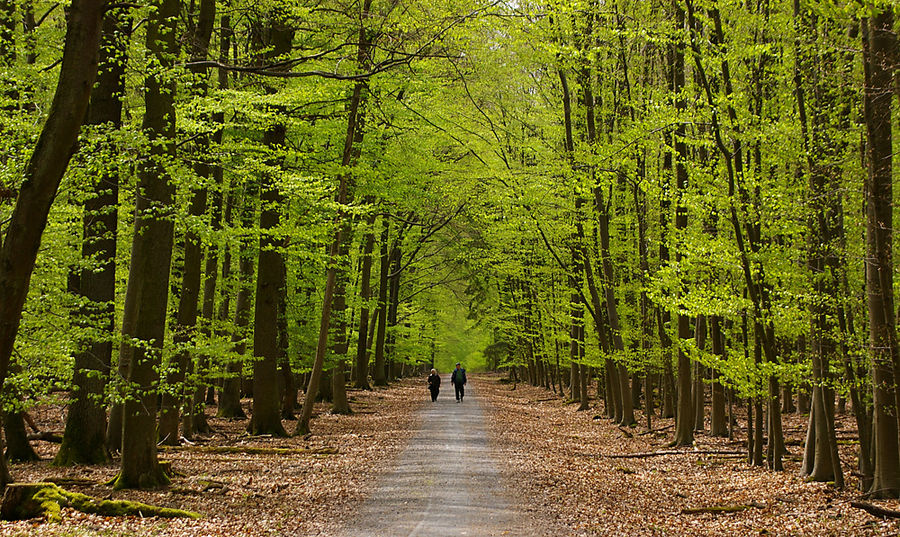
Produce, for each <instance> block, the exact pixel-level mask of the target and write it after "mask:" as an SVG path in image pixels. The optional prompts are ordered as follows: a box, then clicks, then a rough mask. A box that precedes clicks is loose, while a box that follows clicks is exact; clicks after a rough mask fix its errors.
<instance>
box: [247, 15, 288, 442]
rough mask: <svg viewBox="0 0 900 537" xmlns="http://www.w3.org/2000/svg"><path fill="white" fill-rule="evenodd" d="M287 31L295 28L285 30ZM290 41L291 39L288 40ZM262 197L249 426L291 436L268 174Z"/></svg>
mask: <svg viewBox="0 0 900 537" xmlns="http://www.w3.org/2000/svg"><path fill="white" fill-rule="evenodd" d="M284 33H285V34H287V33H291V35H292V32H284ZM288 45H289V43H288ZM285 132H286V130H285V126H284V125H280V124H279V125H274V126H272V127H270V128H269V129H268V130H267V131H266V134H265V138H266V145H267V146H268V147H271V148H276V147H280V146H282V145H283V144H284V140H285ZM262 179H263V185H262V190H261V192H260V200H261V203H262V207H263V209H262V213H261V215H260V219H259V226H260V229H261V230H262V232H263V233H264V234H263V235H261V236H260V239H259V257H258V259H259V262H258V265H257V276H256V302H255V309H254V316H253V317H254V323H253V353H254V355H255V356H256V359H255V360H254V362H253V410H252V412H251V417H250V423H249V424H248V426H247V430H248V431H249V432H250V433H251V434H256V435H259V434H271V435H275V436H287V432H286V431H285V430H284V426H283V425H282V424H281V394H280V390H279V389H278V359H279V354H280V352H279V348H278V317H279V315H278V313H279V307H278V302H279V297H280V296H281V285H282V282H283V278H282V267H283V266H284V259H283V258H282V254H281V252H280V250H279V249H278V248H279V247H280V246H281V244H280V241H278V240H277V239H276V237H274V236H273V235H271V234H268V233H271V232H270V231H269V230H274V229H276V228H277V227H278V222H279V220H280V218H281V216H280V212H281V205H282V204H283V203H284V197H283V196H282V195H281V193H280V192H279V190H278V186H277V185H275V184H274V181H273V178H272V177H271V176H270V175H268V174H264V175H263V177H262Z"/></svg>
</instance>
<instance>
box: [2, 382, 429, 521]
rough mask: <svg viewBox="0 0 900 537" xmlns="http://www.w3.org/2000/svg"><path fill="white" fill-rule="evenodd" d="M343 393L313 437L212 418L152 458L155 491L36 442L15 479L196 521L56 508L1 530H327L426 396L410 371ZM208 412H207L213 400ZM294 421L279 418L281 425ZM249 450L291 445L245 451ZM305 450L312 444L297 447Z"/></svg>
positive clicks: (396, 448) (43, 417) (51, 417)
mask: <svg viewBox="0 0 900 537" xmlns="http://www.w3.org/2000/svg"><path fill="white" fill-rule="evenodd" d="M348 395H349V397H350V403H351V407H352V408H353V410H354V413H353V414H352V415H348V416H339V415H332V414H330V413H329V412H328V406H327V405H326V404H324V403H323V404H321V405H318V406H317V407H316V412H317V415H316V416H314V419H313V421H312V423H311V427H312V430H313V434H312V435H310V436H308V437H304V438H300V437H294V438H262V437H248V436H247V435H246V434H245V432H244V429H245V427H246V425H247V421H246V420H236V421H228V420H221V419H217V418H213V417H210V419H209V421H210V425H211V426H212V427H213V428H214V429H215V431H216V434H214V435H213V436H211V437H209V438H206V439H202V440H200V439H198V441H197V442H196V443H195V444H194V446H195V447H188V448H186V449H179V450H174V451H161V452H160V459H164V460H170V461H172V466H173V469H174V470H175V471H176V472H177V475H176V476H175V479H174V480H173V482H172V484H171V486H170V487H169V488H168V489H164V490H159V491H131V490H128V491H113V490H112V489H111V488H110V487H109V486H107V485H104V483H105V482H106V481H109V480H110V479H112V478H113V476H115V474H116V472H117V470H118V466H117V464H116V463H115V462H114V463H112V464H109V465H105V466H78V467H73V468H55V467H53V466H51V465H50V461H51V460H52V458H53V456H54V455H55V454H56V451H57V449H58V447H59V446H58V444H52V443H48V442H34V443H33V445H34V446H35V448H36V450H37V451H38V454H39V455H40V456H41V458H42V460H41V461H38V462H34V463H17V464H13V465H12V466H11V472H12V473H13V479H14V480H15V481H47V480H57V481H58V482H60V483H61V486H62V487H63V488H65V489H68V490H72V491H75V492H81V493H84V494H89V495H92V496H97V497H101V498H106V499H117V500H119V499H121V500H133V501H140V502H144V503H149V504H153V505H161V506H166V507H175V508H180V509H187V510H192V511H196V512H199V513H201V514H202V515H203V518H201V519H199V520H188V519H158V518H138V517H102V516H95V515H87V514H83V513H79V512H76V511H73V510H70V509H63V513H62V520H61V522H60V523H59V524H47V523H44V522H43V521H40V520H28V521H18V522H0V536H20V535H21V536H25V535H40V536H59V537H62V536H65V537H82V536H85V537H86V536H110V537H113V536H116V537H117V536H137V535H141V536H143V535H153V536H180V535H190V536H192V537H206V536H220V535H234V536H264V535H297V536H301V535H334V534H335V533H336V531H337V530H336V528H338V527H339V526H340V525H341V521H343V520H346V519H348V518H350V517H351V510H352V509H354V508H355V507H358V505H359V504H360V502H361V501H362V499H363V498H365V496H366V495H367V494H368V493H370V492H371V490H372V487H373V486H374V482H375V476H376V475H378V474H379V473H383V472H382V470H383V468H385V467H389V465H390V462H391V461H392V460H393V459H395V458H396V457H397V456H398V455H399V454H400V452H401V451H402V450H403V448H404V447H405V446H406V445H407V443H408V440H409V438H410V437H411V436H412V435H413V434H414V432H415V431H416V430H418V429H419V427H420V423H419V421H418V420H419V419H420V414H419V413H418V412H417V410H418V409H419V408H421V407H422V405H424V403H425V400H426V399H427V392H426V390H425V388H424V380H423V379H418V378H415V379H404V380H402V381H400V382H397V383H395V384H393V385H392V386H391V387H390V388H387V389H377V390H375V391H356V390H351V391H349V393H348ZM247 404H248V402H246V401H245V409H246V410H249V409H248V408H247ZM207 412H208V413H209V414H210V416H212V415H214V414H215V407H211V408H209V409H207ZM32 415H33V416H34V417H35V420H36V421H37V424H38V426H39V427H40V428H41V429H42V430H45V431H62V429H63V425H64V421H63V420H64V418H65V407H64V406H63V405H51V406H43V407H39V408H37V409H34V410H33V411H32ZM293 426H294V422H285V427H286V428H288V432H291V430H292V429H293ZM205 446H222V447H225V446H231V448H229V449H234V450H235V452H233V453H210V452H205V451H202V449H204V447H205ZM254 448H262V449H269V448H283V449H285V450H294V452H293V453H291V452H281V453H268V454H267V453H253V452H252V451H253V450H254ZM306 449H308V450H311V451H310V452H309V453H299V452H298V451H299V450H306ZM241 450H244V451H243V452H242V451H241ZM316 452H318V453H316ZM60 480H61V481H60Z"/></svg>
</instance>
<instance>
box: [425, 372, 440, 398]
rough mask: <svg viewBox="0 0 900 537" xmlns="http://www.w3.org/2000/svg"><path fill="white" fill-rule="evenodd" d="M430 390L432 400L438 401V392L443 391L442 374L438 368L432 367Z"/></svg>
mask: <svg viewBox="0 0 900 537" xmlns="http://www.w3.org/2000/svg"><path fill="white" fill-rule="evenodd" d="M428 391H430V392H431V402H432V403H433V402H435V401H437V396H438V393H439V392H440V391H441V376H440V375H438V374H437V370H434V369H432V370H431V374H430V375H428Z"/></svg>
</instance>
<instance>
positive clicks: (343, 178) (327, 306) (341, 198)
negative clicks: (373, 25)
mask: <svg viewBox="0 0 900 537" xmlns="http://www.w3.org/2000/svg"><path fill="white" fill-rule="evenodd" d="M371 5H372V1H371V0H364V2H363V5H362V6H360V8H361V11H360V17H361V19H365V18H367V17H368V16H369V9H370V7H371ZM368 38H369V37H368V34H367V31H366V28H365V26H364V25H362V24H361V25H360V28H359V41H358V47H357V65H358V66H359V67H360V68H362V67H363V66H364V65H365V64H366V62H368V48H369V43H368ZM363 86H364V84H363V83H362V82H357V83H356V84H355V85H354V87H353V94H352V96H351V98H350V107H349V113H348V117H347V133H346V135H345V137H344V151H343V154H342V158H341V165H342V166H343V167H344V168H346V167H348V166H349V165H350V164H351V162H352V161H353V156H354V151H355V149H354V145H355V142H356V141H357V139H358V138H357V137H358V136H361V133H360V132H359V131H358V130H357V129H358V128H359V129H360V130H361V125H359V124H358V120H359V118H360V115H361V110H360V103H361V102H363V90H364V87H363ZM350 180H351V177H350V175H349V173H342V174H341V175H340V181H339V184H338V189H337V199H336V201H337V203H338V206H339V209H338V214H337V215H336V216H335V219H334V240H333V241H332V243H331V248H330V251H329V255H328V257H329V263H328V270H327V272H326V281H325V293H324V295H325V296H324V297H323V299H322V318H321V322H320V324H319V337H318V341H317V343H316V355H315V359H314V361H313V367H312V371H310V375H309V385H308V386H307V388H306V394H305V396H304V399H303V409H302V411H301V414H300V419H299V420H298V421H297V428H296V429H295V430H294V434H295V435H305V434H307V433H309V420H310V419H311V418H312V411H313V404H314V403H315V401H316V394H317V392H318V389H319V380H320V377H321V375H322V369H323V366H324V365H325V352H326V350H327V349H328V327H329V325H330V321H331V307H332V304H333V299H334V290H335V284H336V280H337V276H338V274H337V271H338V264H339V262H340V259H339V257H340V253H341V243H342V240H343V237H342V230H343V227H344V220H345V219H346V218H347V215H346V214H344V210H343V209H342V208H340V207H341V206H343V205H345V204H346V203H347V200H348V199H349V197H350V193H349V192H348V190H349V189H350V187H351V185H350V184H349V182H350ZM382 278H383V276H382ZM341 376H342V377H343V371H341Z"/></svg>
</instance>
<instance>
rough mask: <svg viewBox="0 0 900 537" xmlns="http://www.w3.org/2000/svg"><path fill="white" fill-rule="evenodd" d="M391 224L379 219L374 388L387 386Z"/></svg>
mask: <svg viewBox="0 0 900 537" xmlns="http://www.w3.org/2000/svg"><path fill="white" fill-rule="evenodd" d="M390 230H391V223H390V220H389V219H388V217H387V216H382V218H381V238H380V239H379V242H380V252H381V253H380V257H381V268H380V272H379V276H378V309H377V310H376V311H375V317H376V318H377V320H378V323H377V324H378V331H377V332H376V334H375V364H374V366H373V370H374V371H373V373H372V382H374V383H375V385H376V386H386V385H387V370H386V365H387V364H386V363H385V359H384V345H385V342H386V335H387V300H388V282H389V278H388V275H389V274H390V272H391V264H390V263H391V261H390V244H389V242H388V241H389V239H390V237H389V235H390Z"/></svg>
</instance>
